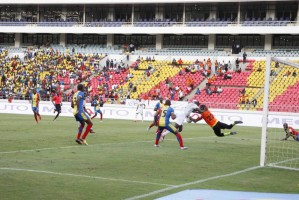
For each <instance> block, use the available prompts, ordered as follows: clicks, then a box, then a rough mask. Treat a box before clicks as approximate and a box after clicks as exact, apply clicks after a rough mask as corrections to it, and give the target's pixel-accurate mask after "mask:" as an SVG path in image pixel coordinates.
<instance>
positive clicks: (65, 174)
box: [0, 167, 174, 187]
mask: <svg viewBox="0 0 299 200" xmlns="http://www.w3.org/2000/svg"><path fill="white" fill-rule="evenodd" d="M0 170H10V171H25V172H32V173H43V174H54V175H59V176H72V177H82V178H91V179H100V180H108V181H121V182H129V183H140V184H149V185H160V186H167V187H173V186H174V185H169V184H163V183H154V182H145V181H133V180H126V179H117V178H106V177H100V176H88V175H81V174H69V173H60V172H51V171H43V170H34V169H19V168H7V167H1V168H0Z"/></svg>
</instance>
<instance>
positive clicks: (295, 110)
mask: <svg viewBox="0 0 299 200" xmlns="http://www.w3.org/2000/svg"><path fill="white" fill-rule="evenodd" d="M265 67H266V72H265V85H264V93H263V94H261V96H262V98H263V112H262V113H263V121H262V140H261V141H262V142H261V159H260V165H261V166H271V167H278V168H285V169H292V170H299V139H298V140H297V135H296V131H298V132H299V95H298V91H299V65H298V63H296V62H295V61H289V60H283V59H278V58H271V57H267V60H266V66H265ZM283 124H287V126H286V125H285V127H284V125H283ZM290 127H291V128H290ZM292 128H293V129H294V130H292ZM287 132H288V136H289V137H286V136H287Z"/></svg>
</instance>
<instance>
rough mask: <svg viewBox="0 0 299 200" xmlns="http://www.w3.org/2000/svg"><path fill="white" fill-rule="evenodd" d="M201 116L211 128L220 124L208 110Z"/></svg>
mask: <svg viewBox="0 0 299 200" xmlns="http://www.w3.org/2000/svg"><path fill="white" fill-rule="evenodd" d="M201 116H202V118H203V119H204V120H205V121H206V123H207V124H208V125H209V126H211V127H214V126H215V125H216V124H217V122H218V120H217V119H216V118H215V117H214V115H213V114H212V113H211V112H210V111H209V110H206V111H204V112H203V113H201Z"/></svg>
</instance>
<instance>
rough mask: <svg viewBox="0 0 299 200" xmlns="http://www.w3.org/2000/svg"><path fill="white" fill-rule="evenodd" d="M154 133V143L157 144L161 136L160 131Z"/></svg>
mask: <svg viewBox="0 0 299 200" xmlns="http://www.w3.org/2000/svg"><path fill="white" fill-rule="evenodd" d="M156 134H157V135H156V142H155V144H156V145H159V140H160V137H161V132H157V133H156Z"/></svg>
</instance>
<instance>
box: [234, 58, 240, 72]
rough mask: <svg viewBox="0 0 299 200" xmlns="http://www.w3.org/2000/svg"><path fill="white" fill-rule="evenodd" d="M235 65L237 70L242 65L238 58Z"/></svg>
mask: <svg viewBox="0 0 299 200" xmlns="http://www.w3.org/2000/svg"><path fill="white" fill-rule="evenodd" d="M235 63H236V70H238V69H239V64H240V61H239V58H237V60H236V61H235Z"/></svg>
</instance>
